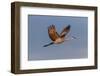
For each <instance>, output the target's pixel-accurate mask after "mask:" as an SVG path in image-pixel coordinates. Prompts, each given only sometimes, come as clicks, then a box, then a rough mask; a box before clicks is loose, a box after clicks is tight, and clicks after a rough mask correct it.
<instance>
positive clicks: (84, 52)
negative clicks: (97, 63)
mask: <svg viewBox="0 0 100 76" xmlns="http://www.w3.org/2000/svg"><path fill="white" fill-rule="evenodd" d="M52 24H54V25H55V27H56V30H57V32H58V33H60V32H61V31H62V29H63V28H64V27H65V26H67V25H68V24H70V25H71V30H70V32H69V36H70V37H71V36H75V37H77V39H74V40H69V41H65V42H64V43H62V44H58V45H51V46H48V47H43V46H44V45H45V44H48V43H50V42H51V39H50V38H49V36H48V26H50V25H52ZM87 26H88V18H87V17H71V16H42V15H29V16H28V60H55V59H79V58H87V57H88V49H87V47H88V46H87V42H88V41H87V39H88V38H87V37H88V28H87Z"/></svg>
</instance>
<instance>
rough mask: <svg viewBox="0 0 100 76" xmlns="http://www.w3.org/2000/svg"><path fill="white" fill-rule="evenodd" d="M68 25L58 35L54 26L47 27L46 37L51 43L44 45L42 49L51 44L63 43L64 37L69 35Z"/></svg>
mask: <svg viewBox="0 0 100 76" xmlns="http://www.w3.org/2000/svg"><path fill="white" fill-rule="evenodd" d="M70 27H71V26H70V25H68V26H66V27H65V28H64V29H63V30H62V32H61V33H60V34H58V33H57V31H56V28H55V25H50V26H49V27H48V35H49V37H50V39H51V40H52V42H51V43H49V44H47V45H44V47H47V46H49V45H52V44H60V43H63V42H64V41H65V36H66V35H67V34H68V33H69V31H70Z"/></svg>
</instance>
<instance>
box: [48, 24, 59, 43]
mask: <svg viewBox="0 0 100 76" xmlns="http://www.w3.org/2000/svg"><path fill="white" fill-rule="evenodd" d="M48 34H49V37H50V39H51V40H52V41H55V40H56V39H57V38H59V37H60V36H59V35H58V33H57V32H56V28H55V26H54V25H51V26H49V27H48Z"/></svg>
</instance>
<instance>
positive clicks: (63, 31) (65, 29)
mask: <svg viewBox="0 0 100 76" xmlns="http://www.w3.org/2000/svg"><path fill="white" fill-rule="evenodd" d="M70 27H71V26H70V25H68V26H66V27H65V28H64V29H63V30H62V32H61V33H60V37H65V36H66V35H67V34H68V32H69V31H70Z"/></svg>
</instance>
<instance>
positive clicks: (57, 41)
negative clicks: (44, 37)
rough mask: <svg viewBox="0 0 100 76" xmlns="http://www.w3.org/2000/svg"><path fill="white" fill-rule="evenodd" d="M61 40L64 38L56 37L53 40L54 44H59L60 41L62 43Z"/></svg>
mask: <svg viewBox="0 0 100 76" xmlns="http://www.w3.org/2000/svg"><path fill="white" fill-rule="evenodd" d="M62 42H64V38H57V39H56V40H55V41H54V43H55V44H60V43H62Z"/></svg>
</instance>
